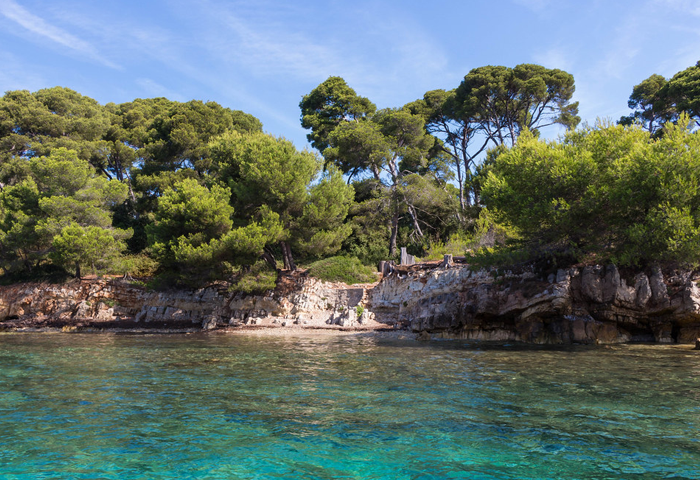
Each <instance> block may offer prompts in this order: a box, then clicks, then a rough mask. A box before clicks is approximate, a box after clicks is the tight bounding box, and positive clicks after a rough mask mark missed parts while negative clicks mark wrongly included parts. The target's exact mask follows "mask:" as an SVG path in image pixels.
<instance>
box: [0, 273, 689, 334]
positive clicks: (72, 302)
mask: <svg viewBox="0 0 700 480" xmlns="http://www.w3.org/2000/svg"><path fill="white" fill-rule="evenodd" d="M697 280H698V279H697V278H696V276H695V275H694V274H693V273H691V272H666V273H665V274H664V272H662V271H661V270H659V269H655V270H651V271H648V272H635V273H634V274H626V275H621V273H620V271H619V270H618V269H617V268H616V267H615V266H613V265H608V266H588V267H583V268H571V269H567V270H559V271H558V272H557V273H556V274H551V275H549V276H548V278H546V279H544V278H540V277H538V276H537V275H535V274H534V273H532V272H527V271H526V272H524V273H518V274H513V273H511V272H505V273H504V272H499V271H497V270H491V271H487V270H479V271H473V270H470V269H469V267H468V266H454V267H451V268H441V267H439V268H432V269H422V270H421V269H417V270H416V271H413V272H403V273H401V272H397V273H395V274H392V275H390V276H388V277H386V278H384V279H383V280H382V281H380V282H379V283H378V284H372V285H358V286H347V285H343V284H330V283H325V282H321V281H318V280H316V279H313V278H306V277H304V276H298V277H287V279H286V281H285V282H284V288H278V289H277V290H276V291H274V292H270V293H269V294H267V295H262V296H252V295H248V296H246V295H240V294H230V293H228V292H227V291H226V290H225V289H221V288H217V287H216V286H213V287H209V288H204V289H200V290H194V291H184V290H178V291H171V292H149V291H147V290H145V289H143V288H141V287H138V286H135V285H131V284H129V283H126V282H122V281H120V280H111V281H105V280H94V281H86V280H84V281H81V282H78V281H76V282H73V283H69V284H66V285H60V286H57V285H45V284H22V285H14V286H9V287H0V328H4V329H13V330H22V329H37V328H38V329H41V328H63V329H64V330H74V329H88V328H90V329H115V328H125V329H138V330H141V329H142V330H150V329H167V330H177V331H182V330H199V329H214V328H234V329H235V328H265V327H268V328H271V327H298V328H334V329H338V328H342V329H358V330H367V329H378V328H401V327H408V328H410V329H411V330H413V331H414V332H426V333H427V334H431V335H432V336H438V337H445V338H464V339H474V340H495V341H523V342H530V343H546V344H558V343H564V344H567V343H621V342H630V341H643V342H660V343H674V342H678V343H693V342H695V339H696V338H698V337H700V288H698V286H697V284H696V282H697Z"/></svg>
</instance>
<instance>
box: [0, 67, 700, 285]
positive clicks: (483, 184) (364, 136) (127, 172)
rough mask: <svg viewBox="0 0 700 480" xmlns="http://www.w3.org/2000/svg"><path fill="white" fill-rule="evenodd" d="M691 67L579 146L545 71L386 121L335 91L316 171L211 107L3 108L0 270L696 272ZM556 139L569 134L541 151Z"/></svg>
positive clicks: (386, 113)
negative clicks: (486, 262)
mask: <svg viewBox="0 0 700 480" xmlns="http://www.w3.org/2000/svg"><path fill="white" fill-rule="evenodd" d="M699 65H700V64H699ZM699 65H695V66H693V67H690V68H688V69H686V70H684V71H682V72H679V73H678V74H677V75H675V76H674V77H673V78H671V79H669V80H666V79H665V78H663V77H660V76H658V75H656V76H652V77H650V78H648V79H646V80H644V81H643V82H642V83H641V84H640V85H637V86H635V87H634V89H633V92H632V95H631V97H630V102H629V105H630V108H632V109H633V110H634V111H633V113H632V114H631V115H630V116H629V117H624V118H623V119H621V121H620V122H619V125H613V124H611V123H605V122H601V123H599V124H597V125H595V126H584V127H583V128H579V129H575V128H576V126H577V124H578V123H579V118H578V116H577V113H578V104H577V103H576V102H571V99H572V95H573V93H574V79H573V77H572V76H571V75H570V74H568V73H567V72H564V71H562V70H557V69H547V68H544V67H541V66H539V65H529V64H525V65H518V66H516V67H514V68H508V67H493V66H487V67H480V68H475V69H473V70H472V71H470V72H469V73H468V74H467V75H466V76H465V77H464V80H463V81H462V83H461V84H460V85H459V86H457V87H456V88H455V89H453V90H450V91H445V90H432V91H429V92H427V93H426V94H425V95H424V96H423V98H422V99H419V100H416V101H414V102H411V103H409V104H407V105H405V106H404V107H401V108H388V109H379V110H378V109H377V108H376V106H375V105H374V104H373V103H372V102H371V101H370V100H369V99H367V98H364V97H361V96H359V95H358V94H357V93H356V92H355V91H354V90H353V89H352V88H351V87H350V86H349V85H347V83H346V82H345V81H344V80H343V79H342V78H340V77H330V78H329V79H328V80H326V81H324V82H323V83H321V84H320V85H319V86H318V87H316V88H315V89H313V90H312V91H311V92H310V93H309V94H308V95H306V96H305V97H304V98H303V99H302V101H301V103H300V108H301V122H302V126H303V127H304V128H307V129H308V130H309V135H308V138H309V141H310V142H311V145H312V146H313V147H314V148H316V149H317V150H318V151H319V152H320V154H321V155H319V154H318V153H314V152H311V151H309V150H304V151H299V150H297V148H295V146H294V145H293V144H292V143H291V142H289V141H287V140H284V139H282V138H277V137H274V136H272V135H269V134H266V133H263V132H262V125H261V123H260V122H259V121H258V120H257V119H256V118H254V117H252V116H251V115H248V114H246V113H243V112H240V111H235V110H230V109H228V108H224V107H222V106H220V105H218V104H216V103H214V102H207V103H203V102H200V101H191V102H185V103H182V102H174V101H170V100H167V99H164V98H154V99H137V100H134V101H133V102H128V103H124V104H120V105H115V104H107V105H100V104H99V103H97V102H96V101H94V100H93V99H91V98H88V97H85V96H83V95H81V94H79V93H77V92H75V91H72V90H70V89H67V88H61V87H55V88H50V89H45V90H40V91H37V92H34V93H30V92H27V91H10V92H7V93H5V95H4V96H3V97H2V98H0V269H1V270H2V272H3V273H4V274H5V275H6V276H8V277H12V278H22V276H28V275H36V274H37V272H42V271H47V270H50V271H53V272H55V271H57V270H58V271H61V270H62V271H64V272H66V273H67V274H71V275H77V276H80V275H81V273H84V272H85V271H86V270H89V271H90V272H95V273H118V274H123V273H132V274H134V275H144V274H158V275H160V276H161V279H162V280H163V282H165V283H180V284H182V283H187V284H199V283H202V282H205V281H210V280H217V279H228V280H232V281H233V280H235V279H239V280H240V281H243V280H242V279H248V280H245V281H246V282H250V279H251V278H258V277H259V278H263V277H264V278H265V279H266V280H265V283H266V285H267V284H269V278H268V277H269V275H267V276H266V275H264V274H262V273H261V272H263V271H264V270H265V269H267V271H268V272H274V271H275V270H276V269H279V268H282V267H283V268H285V269H289V270H294V269H295V268H296V266H297V263H298V262H301V263H302V264H304V265H314V268H316V269H319V268H320V266H321V265H323V262H321V263H316V264H313V262H315V261H318V260H321V259H323V258H327V257H334V256H337V255H341V257H337V258H340V259H346V260H343V261H338V260H337V259H336V260H335V264H337V265H335V266H334V267H333V268H336V267H338V265H341V264H342V265H345V267H344V269H345V270H346V271H352V270H357V269H358V268H359V267H356V265H360V264H365V265H367V264H370V265H371V264H373V263H376V262H377V261H379V260H388V259H392V258H395V257H396V256H397V249H398V247H399V246H407V247H408V249H409V251H410V253H412V254H415V255H418V256H436V255H439V254H440V253H443V251H444V253H453V254H456V255H461V254H465V252H466V251H470V252H471V254H473V255H477V256H478V255H482V254H483V253H484V252H486V253H487V254H491V255H496V257H495V258H499V259H502V260H499V261H508V258H511V259H512V258H516V257H517V258H518V259H523V258H524V259H533V258H540V257H542V256H543V255H544V256H550V257H551V258H553V259H554V261H555V262H558V263H559V264H562V263H566V262H578V261H582V260H584V261H585V260H591V259H594V260H595V261H613V262H616V263H618V264H623V265H624V264H627V265H633V264H634V265H643V264H648V263H651V262H676V263H686V264H692V265H695V264H697V263H698V262H700V254H698V252H699V251H700V248H699V247H700V195H698V191H700V163H699V162H700V143H699V140H698V138H700V137H698V133H697V126H698V124H699V123H700V116H699V115H700V110H699V109H698V102H700V93H699V91H698V82H699V81H700V66H699ZM555 124H556V125H560V126H564V127H566V128H568V129H569V130H568V133H566V134H565V135H564V136H563V137H562V138H560V139H559V140H556V141H544V140H540V139H539V132H540V130H541V129H543V128H546V127H547V126H551V125H555ZM494 247H496V249H497V250H496V251H494V250H493V248H494ZM484 249H490V250H484ZM499 249H500V250H499ZM509 249H510V250H509ZM513 249H515V250H513ZM447 250H451V251H449V252H448V251H447ZM509 251H516V252H518V254H517V255H515V256H511V257H509V256H508V255H509V254H508V252H509ZM503 252H506V255H505V256H504V255H503ZM498 255H501V256H500V257H499V256H498ZM358 259H359V260H358ZM477 260H478V259H477ZM331 263H333V262H331ZM338 268H339V267H338ZM253 271H254V272H255V275H252V272H253ZM345 273H347V272H345ZM253 283H254V282H253ZM240 288H241V289H242V290H247V289H252V290H254V289H255V288H256V287H255V285H247V284H242V285H241V287H240ZM252 290H251V291H252Z"/></svg>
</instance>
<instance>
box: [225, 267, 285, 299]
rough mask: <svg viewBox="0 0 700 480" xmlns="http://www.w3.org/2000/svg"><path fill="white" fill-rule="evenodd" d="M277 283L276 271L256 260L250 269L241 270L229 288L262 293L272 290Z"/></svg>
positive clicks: (232, 290) (248, 292)
mask: <svg viewBox="0 0 700 480" xmlns="http://www.w3.org/2000/svg"><path fill="white" fill-rule="evenodd" d="M276 284H277V272H276V271H275V270H272V269H270V268H269V266H268V265H267V263H265V262H264V261H259V262H256V263H255V265H253V266H252V267H251V268H250V270H248V271H245V272H241V273H239V275H238V276H237V278H236V280H235V283H234V284H233V285H232V286H231V287H230V288H229V291H231V292H241V293H247V294H263V293H265V292H268V291H270V290H274V289H275V286H276Z"/></svg>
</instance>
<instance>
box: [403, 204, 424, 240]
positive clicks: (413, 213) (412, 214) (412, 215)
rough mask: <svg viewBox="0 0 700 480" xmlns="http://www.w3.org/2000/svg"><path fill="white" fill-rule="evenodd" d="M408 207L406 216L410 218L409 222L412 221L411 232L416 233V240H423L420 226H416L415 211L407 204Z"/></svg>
mask: <svg viewBox="0 0 700 480" xmlns="http://www.w3.org/2000/svg"><path fill="white" fill-rule="evenodd" d="M407 205H408V214H409V215H410V216H411V220H412V221H413V230H414V231H415V232H416V235H418V238H423V230H421V228H420V225H419V224H418V215H416V209H415V208H413V205H411V204H409V203H407Z"/></svg>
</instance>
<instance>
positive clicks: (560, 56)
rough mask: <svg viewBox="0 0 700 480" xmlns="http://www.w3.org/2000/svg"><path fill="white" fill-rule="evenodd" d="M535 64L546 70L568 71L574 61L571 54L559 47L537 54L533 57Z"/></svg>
mask: <svg viewBox="0 0 700 480" xmlns="http://www.w3.org/2000/svg"><path fill="white" fill-rule="evenodd" d="M533 58H534V60H535V62H537V63H538V64H540V65H542V66H543V67H547V68H558V69H560V70H565V71H567V72H568V71H570V70H571V69H572V68H573V66H574V59H573V55H572V53H571V52H568V51H566V50H564V49H563V48H561V47H553V48H550V49H549V50H546V51H544V52H537V53H535V54H534V55H533Z"/></svg>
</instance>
